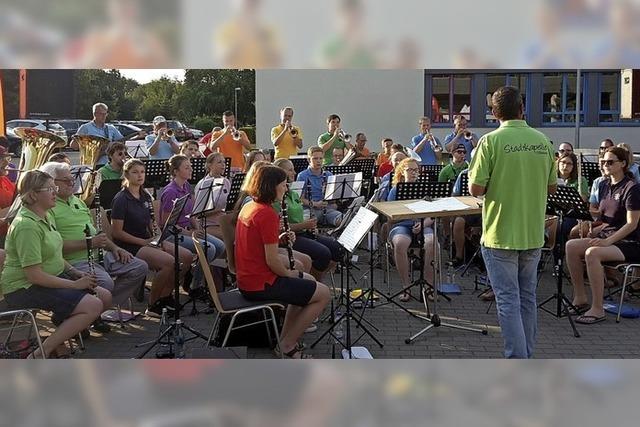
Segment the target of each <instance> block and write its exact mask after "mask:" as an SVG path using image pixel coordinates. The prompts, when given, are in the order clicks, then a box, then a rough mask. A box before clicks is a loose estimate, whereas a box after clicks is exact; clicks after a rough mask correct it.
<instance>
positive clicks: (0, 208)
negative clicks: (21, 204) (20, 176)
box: [0, 145, 16, 247]
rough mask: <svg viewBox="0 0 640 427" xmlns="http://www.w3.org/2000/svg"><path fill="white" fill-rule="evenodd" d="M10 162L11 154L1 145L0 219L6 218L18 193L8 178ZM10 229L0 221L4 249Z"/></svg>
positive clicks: (0, 233) (0, 239) (0, 235)
mask: <svg viewBox="0 0 640 427" xmlns="http://www.w3.org/2000/svg"><path fill="white" fill-rule="evenodd" d="M10 161H11V153H7V149H6V148H4V147H3V146H1V145H0V218H4V217H5V215H6V214H7V212H8V211H9V207H10V206H11V204H12V203H13V196H14V195H15V192H16V185H15V184H14V183H13V182H11V180H10V179H9V177H8V176H7V175H8V173H9V171H8V170H7V167H8V166H9V162H10ZM8 229H9V225H8V224H7V223H6V222H4V221H1V220H0V243H1V245H0V246H2V247H4V239H5V238H6V237H7V230H8Z"/></svg>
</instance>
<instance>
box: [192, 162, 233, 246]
mask: <svg viewBox="0 0 640 427" xmlns="http://www.w3.org/2000/svg"><path fill="white" fill-rule="evenodd" d="M205 166H206V168H207V175H206V176H205V177H204V178H202V179H201V180H200V181H199V182H198V183H197V184H196V187H195V189H194V192H195V194H198V191H199V190H200V188H201V187H202V182H203V181H204V180H205V179H210V178H220V179H222V189H221V192H220V193H219V194H220V196H219V197H218V198H217V199H216V200H215V206H214V210H213V211H212V212H209V213H208V214H207V233H208V234H211V235H213V236H215V237H217V238H218V239H222V230H221V229H220V221H219V219H220V217H221V216H222V215H224V209H225V207H226V206H227V197H228V196H229V191H230V190H231V182H229V180H228V179H227V178H226V177H225V176H224V170H225V160H224V156H223V155H222V153H217V152H216V153H211V154H209V155H208V156H207V160H206V161H205Z"/></svg>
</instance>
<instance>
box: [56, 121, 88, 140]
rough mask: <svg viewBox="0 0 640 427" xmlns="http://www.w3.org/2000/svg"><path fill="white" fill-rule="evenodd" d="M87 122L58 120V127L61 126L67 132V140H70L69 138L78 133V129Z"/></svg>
mask: <svg viewBox="0 0 640 427" xmlns="http://www.w3.org/2000/svg"><path fill="white" fill-rule="evenodd" d="M87 122H88V120H82V119H63V120H58V123H59V124H60V126H62V127H63V128H64V130H65V131H67V138H68V139H69V140H71V137H72V136H73V135H75V134H76V133H77V132H78V128H79V127H80V126H81V125H83V124H85V123H87Z"/></svg>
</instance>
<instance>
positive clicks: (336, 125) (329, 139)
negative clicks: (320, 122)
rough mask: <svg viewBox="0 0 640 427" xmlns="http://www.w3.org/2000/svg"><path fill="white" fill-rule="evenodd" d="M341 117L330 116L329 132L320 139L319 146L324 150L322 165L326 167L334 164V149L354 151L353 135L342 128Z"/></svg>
mask: <svg viewBox="0 0 640 427" xmlns="http://www.w3.org/2000/svg"><path fill="white" fill-rule="evenodd" d="M340 122H341V120H340V116H338V115H337V114H330V115H329V117H327V132H325V133H323V134H322V135H320V136H319V137H318V146H319V147H320V148H321V149H322V153H323V155H324V158H323V161H322V164H323V165H324V166H326V165H330V164H331V162H332V155H333V149H334V148H345V147H346V148H347V149H349V150H351V149H353V145H351V142H350V140H351V135H348V134H346V133H345V132H344V131H343V130H342V128H341V127H340Z"/></svg>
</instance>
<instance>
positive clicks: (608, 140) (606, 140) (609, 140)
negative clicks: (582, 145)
mask: <svg viewBox="0 0 640 427" xmlns="http://www.w3.org/2000/svg"><path fill="white" fill-rule="evenodd" d="M602 142H608V143H609V144H611V146H612V147H613V146H614V145H615V144H614V143H613V141H612V140H611V139H609V138H605V139H603V140H602Z"/></svg>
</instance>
